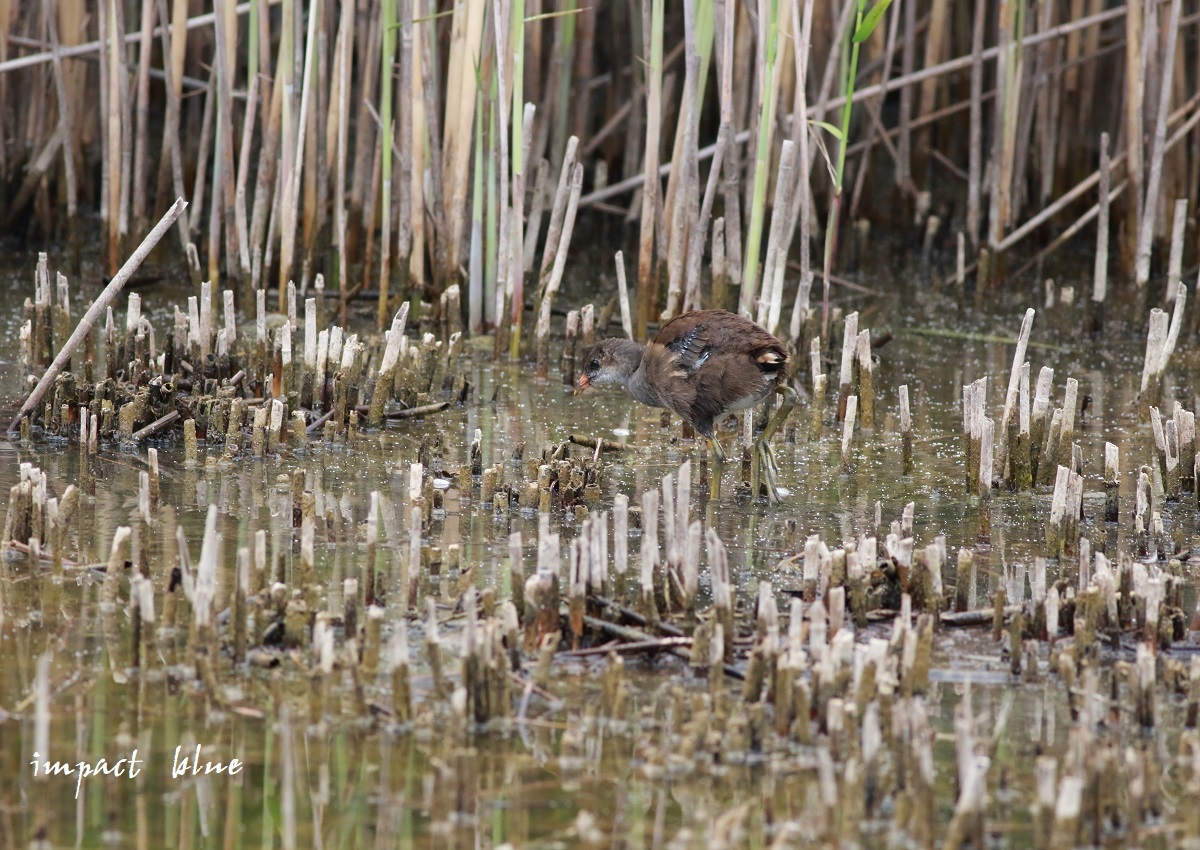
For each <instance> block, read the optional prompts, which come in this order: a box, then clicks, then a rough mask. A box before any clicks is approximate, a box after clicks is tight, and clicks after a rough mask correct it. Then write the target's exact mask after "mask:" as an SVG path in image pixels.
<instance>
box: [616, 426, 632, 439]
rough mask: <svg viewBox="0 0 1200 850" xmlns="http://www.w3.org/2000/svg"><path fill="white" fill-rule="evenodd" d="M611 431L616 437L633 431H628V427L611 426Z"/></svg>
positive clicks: (624, 435) (625, 435)
mask: <svg viewBox="0 0 1200 850" xmlns="http://www.w3.org/2000/svg"><path fill="white" fill-rule="evenodd" d="M613 433H614V434H616V435H617V436H618V437H628V436H629V435H630V434H632V433H633V432H632V431H630V430H629V429H628V428H613Z"/></svg>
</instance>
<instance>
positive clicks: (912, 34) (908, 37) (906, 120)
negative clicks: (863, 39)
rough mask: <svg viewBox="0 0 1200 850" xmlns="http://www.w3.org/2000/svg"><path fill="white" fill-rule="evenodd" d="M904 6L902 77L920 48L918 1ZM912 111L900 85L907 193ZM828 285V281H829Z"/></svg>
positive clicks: (901, 181) (902, 178)
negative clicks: (918, 43)
mask: <svg viewBox="0 0 1200 850" xmlns="http://www.w3.org/2000/svg"><path fill="white" fill-rule="evenodd" d="M901 6H902V7H903V9H904V46H903V49H902V50H901V51H900V78H901V79H904V78H906V77H908V76H910V75H911V74H912V73H913V64H914V62H915V59H916V51H917V9H916V3H914V2H908V3H905V2H904V1H903V0H901ZM912 111H913V92H912V89H911V88H910V87H909V86H904V87H903V88H901V89H900V115H899V119H898V126H899V130H900V138H899V141H898V142H897V144H896V185H897V186H898V187H899V188H900V189H901V190H902V191H904V192H906V193H913V192H915V187H914V186H913V182H912ZM826 286H828V284H826Z"/></svg>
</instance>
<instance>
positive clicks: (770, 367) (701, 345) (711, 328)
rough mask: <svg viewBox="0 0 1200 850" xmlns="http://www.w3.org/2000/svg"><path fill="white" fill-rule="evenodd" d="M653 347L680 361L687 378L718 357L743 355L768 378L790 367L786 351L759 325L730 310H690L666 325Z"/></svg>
mask: <svg viewBox="0 0 1200 850" xmlns="http://www.w3.org/2000/svg"><path fill="white" fill-rule="evenodd" d="M653 342H654V343H656V344H658V345H661V346H663V347H665V348H667V349H668V350H670V351H671V352H673V353H674V354H676V355H678V357H679V365H680V367H681V368H683V369H685V370H686V371H687V372H688V374H693V373H695V372H697V371H698V370H699V369H701V368H702V367H704V366H705V365H706V364H707V363H708V362H709V361H710V360H711V358H712V357H714V356H717V355H731V356H732V355H740V356H743V357H746V358H748V359H749V360H750V361H752V362H753V363H754V364H756V366H757V368H758V369H760V370H761V371H763V372H766V373H768V374H772V373H776V372H782V371H783V369H784V368H785V367H786V366H787V361H788V355H787V349H786V348H784V346H783V343H781V342H780V341H779V340H778V339H776V338H775V337H774V336H773V335H771V334H770V333H768V332H767V330H766V329H765V328H763V327H761V326H760V325H757V324H755V323H754V322H752V321H750V320H749V319H747V318H744V317H742V316H739V315H737V314H736V313H731V312H729V311H728V310H691V311H689V312H687V313H681V314H679V315H678V316H676V317H675V318H674V319H672V320H671V321H669V322H667V323H666V324H665V325H663V326H662V328H661V329H660V330H659V332H658V333H657V334H656V335H655V337H654V340H653Z"/></svg>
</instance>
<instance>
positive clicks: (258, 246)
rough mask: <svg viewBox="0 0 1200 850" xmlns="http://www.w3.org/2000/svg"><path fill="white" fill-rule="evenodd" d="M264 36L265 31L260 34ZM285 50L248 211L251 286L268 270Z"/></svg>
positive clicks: (275, 210)
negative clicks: (252, 199)
mask: <svg viewBox="0 0 1200 850" xmlns="http://www.w3.org/2000/svg"><path fill="white" fill-rule="evenodd" d="M263 37H266V34H265V33H264V34H263ZM284 58H285V55H284V51H282V50H280V51H279V56H278V58H277V60H276V66H275V74H274V78H275V80H274V83H273V84H272V87H271V106H270V110H269V111H268V112H267V114H265V115H264V116H263V141H262V148H261V149H260V150H259V156H258V174H257V177H256V179H255V185H254V208H253V210H252V211H251V214H250V279H251V284H252V286H253V288H254V289H262V288H265V287H264V286H263V277H264V275H265V274H269V273H270V266H271V264H270V262H269V261H268V260H265V259H264V257H263V254H264V252H265V254H266V256H267V257H269V256H270V254H271V245H272V242H273V238H272V234H273V232H274V230H275V224H274V223H273V222H275V221H276V218H277V216H278V210H279V208H278V206H275V205H273V204H272V203H271V199H272V197H273V196H274V195H275V194H276V192H277V188H278V187H279V186H280V184H281V179H280V178H281V172H280V170H279V169H278V168H277V167H276V162H277V160H278V159H279V157H278V155H277V152H278V150H279V143H280V135H281V132H282V125H283V101H284V97H285V94H284V77H285V73H284V67H285V66H284Z"/></svg>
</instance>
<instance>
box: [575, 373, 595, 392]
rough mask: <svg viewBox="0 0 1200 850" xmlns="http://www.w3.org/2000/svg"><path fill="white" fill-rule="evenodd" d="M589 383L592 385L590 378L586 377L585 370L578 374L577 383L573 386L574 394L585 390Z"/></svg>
mask: <svg viewBox="0 0 1200 850" xmlns="http://www.w3.org/2000/svg"><path fill="white" fill-rule="evenodd" d="M591 385H592V381H591V379H590V378H588V376H587V373H586V372H585V373H584V374H582V375H580V376H579V383H578V385H576V387H575V395H579V394H580V393H582V392H583V391H584V390H586V389H587V388H588V387H590V386H591Z"/></svg>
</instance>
